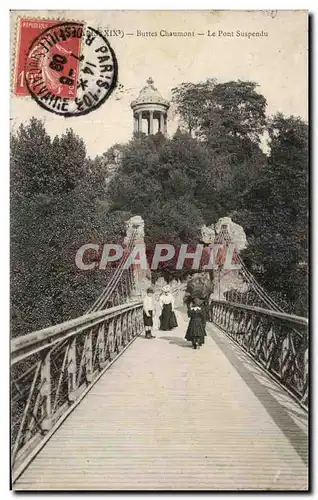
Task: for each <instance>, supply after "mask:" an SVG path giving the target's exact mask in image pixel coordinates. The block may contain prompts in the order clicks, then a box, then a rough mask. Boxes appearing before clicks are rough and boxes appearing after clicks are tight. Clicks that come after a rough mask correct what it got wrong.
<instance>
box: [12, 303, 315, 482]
mask: <svg viewBox="0 0 318 500" xmlns="http://www.w3.org/2000/svg"><path fill="white" fill-rule="evenodd" d="M178 322H179V326H178V328H176V329H175V330H173V331H172V332H156V334H157V338H156V339H153V340H146V339H144V338H142V337H139V338H137V339H136V340H135V342H134V343H133V344H132V345H131V346H130V347H129V349H128V350H127V351H126V352H125V353H124V354H123V356H121V357H120V358H119V359H118V360H117V361H116V362H115V364H114V365H112V367H111V368H110V369H109V370H108V371H107V372H106V373H105V374H104V376H103V377H102V378H101V379H100V380H99V381H98V382H97V383H96V384H95V385H94V386H93V388H92V390H91V391H90V392H89V393H88V395H87V396H86V398H85V399H84V400H83V401H82V402H81V404H80V405H79V406H78V407H77V408H75V410H74V411H73V413H72V414H71V415H70V416H69V417H68V419H67V420H66V421H65V422H64V424H63V425H62V426H61V427H60V429H58V431H57V432H56V433H55V434H54V435H53V436H52V438H51V439H50V440H49V441H48V443H47V444H46V446H45V447H44V448H43V450H42V451H41V452H40V453H39V454H38V456H37V457H36V458H35V459H34V460H33V462H32V463H31V464H30V466H29V467H28V469H27V470H26V471H25V472H24V473H23V474H22V476H21V477H20V478H19V479H18V480H17V482H16V483H15V485H14V489H15V490H257V489H262V490H281V489H287V490H305V489H307V414H306V413H305V412H304V411H303V410H302V409H301V408H300V407H299V406H298V405H297V403H295V402H294V401H293V400H292V399H291V398H290V397H289V396H288V394H286V393H285V392H284V391H283V390H282V389H281V388H280V387H279V386H278V385H277V384H275V383H274V382H273V381H272V380H271V379H270V378H269V377H268V376H267V375H266V374H265V373H264V372H262V371H261V370H260V369H259V368H258V367H257V366H256V365H255V364H254V363H253V361H252V360H250V359H249V358H248V357H247V356H246V355H245V354H244V353H243V352H242V351H241V350H240V349H239V348H238V347H237V346H236V345H235V344H233V343H232V342H231V341H230V340H229V339H228V338H227V337H226V336H225V335H224V334H223V333H221V332H220V331H219V330H218V329H217V328H216V327H214V326H213V325H208V327H207V331H208V333H209V335H208V337H207V339H206V344H205V345H204V346H202V348H201V349H199V350H196V351H195V350H193V349H192V348H191V346H190V344H189V343H188V342H186V341H185V340H184V334H185V330H186V322H187V318H186V316H185V314H183V313H182V312H178Z"/></svg>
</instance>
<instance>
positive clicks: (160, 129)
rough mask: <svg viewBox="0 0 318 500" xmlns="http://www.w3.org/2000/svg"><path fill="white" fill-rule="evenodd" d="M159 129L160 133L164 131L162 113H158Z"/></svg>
mask: <svg viewBox="0 0 318 500" xmlns="http://www.w3.org/2000/svg"><path fill="white" fill-rule="evenodd" d="M159 131H160V132H161V133H162V134H163V133H164V116H163V113H160V122H159Z"/></svg>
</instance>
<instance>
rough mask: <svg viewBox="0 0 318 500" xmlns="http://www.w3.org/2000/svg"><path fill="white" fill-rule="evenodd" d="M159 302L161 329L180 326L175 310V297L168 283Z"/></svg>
mask: <svg viewBox="0 0 318 500" xmlns="http://www.w3.org/2000/svg"><path fill="white" fill-rule="evenodd" d="M159 304H160V308H161V315H160V318H159V319H160V327H159V328H160V330H164V331H166V330H172V328H175V327H176V326H178V323H177V318H176V315H175V312H174V297H173V295H172V293H171V291H170V287H169V286H168V285H167V286H165V287H163V289H162V293H161V295H160V297H159Z"/></svg>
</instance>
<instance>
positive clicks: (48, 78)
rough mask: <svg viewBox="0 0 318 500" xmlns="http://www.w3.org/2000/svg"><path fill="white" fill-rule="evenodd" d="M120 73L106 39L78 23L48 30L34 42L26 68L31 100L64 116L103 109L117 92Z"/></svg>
mask: <svg viewBox="0 0 318 500" xmlns="http://www.w3.org/2000/svg"><path fill="white" fill-rule="evenodd" d="M117 73H118V65H117V60H116V56H115V53H114V51H113V49H112V48H111V46H110V44H109V42H108V40H107V39H106V38H105V36H104V35H102V34H101V33H100V32H99V31H97V30H96V29H94V28H91V27H88V26H87V27H85V26H84V25H83V24H81V23H76V22H64V23H60V24H56V25H54V26H51V27H49V28H47V29H46V30H44V31H43V32H42V33H41V34H40V35H39V36H37V38H35V39H34V40H33V42H32V43H31V45H30V48H29V50H28V53H27V58H26V65H25V78H26V86H27V89H28V91H29V93H30V95H31V97H33V99H34V100H35V101H36V102H37V103H38V104H39V105H40V106H41V107H42V108H44V109H46V110H47V111H50V112H52V113H56V114H58V115H62V116H64V117H71V116H81V115H85V114H87V113H90V112H91V111H93V110H95V109H97V108H99V107H100V106H101V105H102V104H103V103H104V102H105V101H106V100H107V99H108V97H109V96H110V94H111V93H112V91H113V90H114V88H115V86H116V83H117Z"/></svg>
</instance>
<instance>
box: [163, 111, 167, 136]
mask: <svg viewBox="0 0 318 500" xmlns="http://www.w3.org/2000/svg"><path fill="white" fill-rule="evenodd" d="M167 132H168V131H167V115H165V117H164V135H167Z"/></svg>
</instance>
